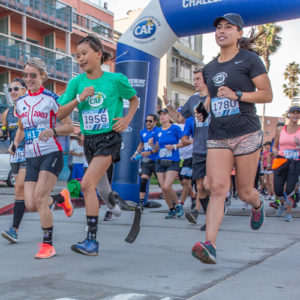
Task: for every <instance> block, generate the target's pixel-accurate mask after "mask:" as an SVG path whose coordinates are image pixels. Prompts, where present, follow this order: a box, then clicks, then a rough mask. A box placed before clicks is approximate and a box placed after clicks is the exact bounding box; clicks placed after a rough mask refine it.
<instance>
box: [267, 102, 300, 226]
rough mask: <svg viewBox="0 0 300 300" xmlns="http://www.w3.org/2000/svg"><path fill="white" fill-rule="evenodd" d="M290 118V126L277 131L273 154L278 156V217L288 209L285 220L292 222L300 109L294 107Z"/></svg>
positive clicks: (298, 164)
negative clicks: (279, 203)
mask: <svg viewBox="0 0 300 300" xmlns="http://www.w3.org/2000/svg"><path fill="white" fill-rule="evenodd" d="M288 118H289V121H288V125H286V126H284V127H283V128H282V127H280V128H278V129H277V131H276V135H275V140H274V146H273V149H272V150H273V151H272V152H273V155H274V156H277V158H276V159H274V162H273V169H274V189H275V194H276V196H277V197H278V198H279V200H280V202H281V205H280V207H279V208H278V209H277V211H276V215H277V216H278V217H280V216H281V215H282V214H283V212H284V210H285V208H286V214H285V220H286V221H287V222H291V221H292V220H293V218H292V215H291V210H292V208H293V206H294V193H295V187H296V184H297V182H298V180H299V175H300V160H299V158H300V126H299V125H298V122H299V119H300V107H299V106H292V107H291V108H290V109H289V114H288ZM284 187H285V189H284ZM284 192H285V193H284ZM284 194H285V195H286V197H284ZM284 198H285V199H284Z"/></svg>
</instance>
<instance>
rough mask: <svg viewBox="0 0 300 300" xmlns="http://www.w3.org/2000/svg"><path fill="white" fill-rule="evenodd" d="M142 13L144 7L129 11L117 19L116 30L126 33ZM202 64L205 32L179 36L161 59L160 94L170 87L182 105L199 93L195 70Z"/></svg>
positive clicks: (172, 97)
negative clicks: (194, 80) (194, 82)
mask: <svg viewBox="0 0 300 300" xmlns="http://www.w3.org/2000/svg"><path fill="white" fill-rule="evenodd" d="M141 12H142V9H137V10H131V11H128V13H127V17H125V18H122V19H119V20H115V23H114V28H115V30H116V31H118V32H121V33H124V32H125V31H126V30H127V29H128V28H129V26H130V25H131V24H132V23H133V22H134V20H135V19H136V18H137V17H138V16H139V15H140V13H141ZM200 66H203V55H202V35H194V36H187V37H182V38H179V39H178V41H176V42H175V44H174V45H173V46H172V47H171V48H170V49H169V50H168V52H167V53H166V54H165V55H164V56H163V57H162V58H161V60H160V74H159V81H158V97H159V98H160V99H162V96H163V89H164V87H167V91H168V98H169V99H170V100H171V102H172V104H173V105H174V106H175V107H179V106H182V105H183V104H184V103H185V102H186V100H187V99H188V98H189V97H190V96H191V95H192V94H194V93H195V90H194V86H193V72H194V70H195V68H198V67H200Z"/></svg>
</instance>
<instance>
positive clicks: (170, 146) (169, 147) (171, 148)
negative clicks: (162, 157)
mask: <svg viewBox="0 0 300 300" xmlns="http://www.w3.org/2000/svg"><path fill="white" fill-rule="evenodd" d="M165 148H166V149H168V150H170V151H172V150H174V145H166V146H165Z"/></svg>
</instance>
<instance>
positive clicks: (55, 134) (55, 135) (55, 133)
mask: <svg viewBox="0 0 300 300" xmlns="http://www.w3.org/2000/svg"><path fill="white" fill-rule="evenodd" d="M51 129H52V130H53V132H54V137H57V132H56V130H55V129H54V128H51Z"/></svg>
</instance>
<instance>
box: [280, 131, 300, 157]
mask: <svg viewBox="0 0 300 300" xmlns="http://www.w3.org/2000/svg"><path fill="white" fill-rule="evenodd" d="M295 138H296V139H298V140H299V141H300V127H299V128H298V129H297V131H296V132H295V133H288V132H287V131H286V126H284V127H283V128H282V130H281V132H280V137H279V152H278V154H279V155H280V156H283V157H285V158H287V159H299V157H300V149H299V148H298V146H297V144H296V141H295Z"/></svg>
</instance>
